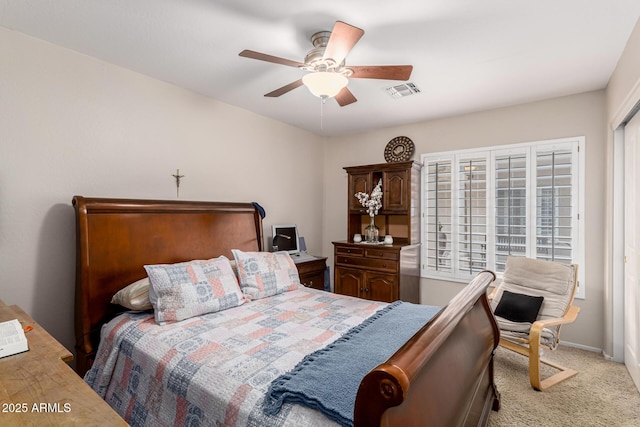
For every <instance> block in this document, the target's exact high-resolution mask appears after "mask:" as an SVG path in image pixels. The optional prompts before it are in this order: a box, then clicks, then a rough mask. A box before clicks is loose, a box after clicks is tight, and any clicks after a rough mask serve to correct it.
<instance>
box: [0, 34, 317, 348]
mask: <svg viewBox="0 0 640 427" xmlns="http://www.w3.org/2000/svg"><path fill="white" fill-rule="evenodd" d="M0 58H2V66H0V147H1V151H0V153H1V154H0V299H2V300H4V302H5V303H7V304H18V305H20V306H21V307H22V308H23V309H24V310H25V311H27V312H29V313H31V314H32V315H33V317H34V318H35V320H36V321H38V322H40V323H41V324H43V325H44V326H45V327H46V328H47V329H48V330H49V331H50V332H51V333H52V334H53V335H54V336H55V337H56V338H58V339H59V340H60V341H61V342H62V343H63V344H64V345H65V346H66V347H67V348H69V349H72V348H73V344H74V340H73V308H72V301H73V295H74V281H75V277H74V272H75V241H74V238H75V231H74V213H73V209H72V207H71V198H72V196H73V195H75V194H79V195H83V196H89V197H131V198H161V199H173V198H175V197H176V186H175V181H174V179H173V178H172V177H171V175H172V174H173V173H175V171H176V169H177V168H180V173H181V174H184V175H185V177H184V178H183V181H182V184H181V187H180V198H181V199H184V200H219V201H242V202H251V201H257V202H259V203H261V204H262V205H263V206H264V208H265V209H266V212H267V216H266V218H265V234H268V235H270V234H271V228H270V225H271V224H273V223H282V222H284V223H290V222H297V223H298V225H299V227H300V230H301V233H302V234H303V235H304V236H305V237H306V241H307V244H308V246H309V250H310V251H312V252H314V253H319V252H320V251H321V239H322V229H321V223H322V221H321V219H322V206H323V199H322V192H323V185H322V175H323V170H322V164H321V162H319V161H318V159H321V158H322V156H323V144H322V141H323V140H322V139H321V138H320V137H318V136H315V135H312V134H309V133H307V132H304V131H301V130H299V129H296V128H293V127H290V126H287V125H284V124H282V123H279V122H276V121H273V120H269V119H266V118H264V117H261V116H257V115H255V114H252V113H249V112H247V111H244V110H241V109H237V108H234V107H231V106H229V105H226V104H223V103H220V102H217V101H214V100H211V99H208V98H205V97H202V96H199V95H197V94H194V93H192V92H188V91H185V90H182V89H179V88H177V87H175V86H172V85H169V84H165V83H163V82H159V81H157V80H153V79H150V78H148V77H145V76H143V75H140V74H136V73H133V72H130V71H127V70H124V69H121V68H118V67H116V66H113V65H110V64H106V63H104V62H100V61H97V60H95V59H92V58H89V57H86V56H83V55H80V54H78V53H75V52H72V51H69V50H66V49H62V48H59V47H56V46H54V45H51V44H48V43H45V42H42V41H39V40H36V39H33V38H29V37H26V36H24V35H21V34H19V33H16V32H12V31H9V30H6V29H0ZM275 158H278V159H279V160H280V161H281V162H283V163H286V164H287V165H289V166H290V170H289V172H288V173H287V176H280V175H278V174H276V173H273V172H272V170H273V165H272V161H271V159H275ZM292 177H295V178H296V179H292ZM292 195H297V196H298V197H292Z"/></svg>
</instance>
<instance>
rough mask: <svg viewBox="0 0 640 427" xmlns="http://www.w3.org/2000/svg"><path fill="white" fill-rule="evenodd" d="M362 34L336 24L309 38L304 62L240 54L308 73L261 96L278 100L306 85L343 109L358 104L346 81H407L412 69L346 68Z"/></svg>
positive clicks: (347, 25) (360, 30)
mask: <svg viewBox="0 0 640 427" xmlns="http://www.w3.org/2000/svg"><path fill="white" fill-rule="evenodd" d="M363 34H364V30H362V29H360V28H358V27H354V26H353V25H349V24H347V23H344V22H342V21H337V22H336V23H335V25H334V27H333V30H332V31H320V32H318V33H315V34H314V35H313V36H311V43H312V44H313V46H314V47H313V49H311V50H310V51H309V53H308V54H307V56H306V57H305V59H304V62H298V61H292V60H290V59H285V58H280V57H277V56H272V55H267V54H266V53H260V52H255V51H253V50H243V51H242V52H240V54H239V55H240V56H243V57H245V58H252V59H258V60H260V61H266V62H273V63H275V64H281V65H287V66H289V67H297V68H299V69H301V70H304V71H308V72H309V73H308V74H305V75H304V76H303V77H302V78H301V79H298V80H296V81H294V82H291V83H289V84H287V85H285V86H282V87H281V88H278V89H276V90H274V91H272V92H269V93H267V94H265V95H264V96H267V97H278V96H280V95H284V94H285V93H287V92H289V91H291V90H293V89H295V88H297V87H300V86H302V85H305V86H307V88H308V89H309V90H310V91H311V93H313V94H314V95H316V96H318V97H320V98H321V99H322V100H323V101H324V100H325V99H327V98H335V99H336V101H337V102H338V104H339V105H340V106H341V107H344V106H345V105H349V104H352V103H354V102H356V101H357V99H356V97H355V96H354V95H353V93H351V91H350V90H349V89H348V88H347V84H348V78H352V79H358V78H359V79H383V80H408V79H409V77H410V76H411V71H412V70H413V66H412V65H364V66H352V65H350V66H347V65H345V57H346V56H347V54H348V53H349V52H350V51H351V49H352V48H353V46H355V44H356V43H357V42H358V40H360V38H361V37H362V36H363Z"/></svg>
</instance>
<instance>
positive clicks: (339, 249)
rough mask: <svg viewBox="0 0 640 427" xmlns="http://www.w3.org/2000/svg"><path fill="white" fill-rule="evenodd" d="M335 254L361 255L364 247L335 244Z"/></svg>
mask: <svg viewBox="0 0 640 427" xmlns="http://www.w3.org/2000/svg"><path fill="white" fill-rule="evenodd" d="M336 255H349V256H363V255H364V248H354V247H344V246H336Z"/></svg>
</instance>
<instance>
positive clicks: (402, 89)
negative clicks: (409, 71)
mask: <svg viewBox="0 0 640 427" xmlns="http://www.w3.org/2000/svg"><path fill="white" fill-rule="evenodd" d="M385 90H386V91H387V93H388V94H389V96H391V97H392V98H403V97H405V96H409V95H415V94H416V93H420V92H421V91H420V88H419V87H418V86H416V85H415V84H414V83H402V84H401V85H396V86H391V87H388V88H386V89H385Z"/></svg>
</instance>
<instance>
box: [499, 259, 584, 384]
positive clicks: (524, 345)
mask: <svg viewBox="0 0 640 427" xmlns="http://www.w3.org/2000/svg"><path fill="white" fill-rule="evenodd" d="M571 267H572V268H573V289H572V291H571V298H570V299H569V303H568V304H567V309H566V311H565V313H564V315H563V316H562V317H559V318H551V319H544V320H536V321H535V322H533V324H532V325H531V329H530V330H529V339H524V338H523V339H518V340H517V342H516V341H514V340H512V339H507V338H503V337H502V336H501V337H500V343H499V345H500V346H502V347H504V348H506V349H509V350H511V351H514V352H516V353H518V354H521V355H523V356H526V357H528V358H529V381H530V382H531V387H533V388H534V389H535V390H537V391H543V390H546V389H547V388H549V387H551V386H553V385H555V384H558V383H559V382H561V381H564V380H566V379H568V378H571V377H573V376H574V375H576V374H577V373H578V371H576V370H574V369H571V368H567V367H565V366H561V365H558V364H556V363H553V362H550V361H549V360H546V359H543V358H542V356H541V354H540V353H541V350H542V349H543V348H546V349H548V350H551V351H553V350H555V348H552V347H549V346H547V345H545V344H542V343H541V342H540V338H541V336H542V330H543V329H544V328H548V327H551V326H559V328H558V334H557V341H556V344H557V343H559V342H560V328H561V327H562V325H564V324H567V323H572V322H574V321H575V320H576V318H577V317H578V313H579V312H580V307H577V306H575V305H573V299H574V297H575V294H576V289H577V287H578V265H577V264H572V265H571ZM497 291H498V287H496V288H494V289H493V291H492V292H491V294H490V295H489V301H492V300H493V297H494V296H495V294H496V292H497ZM541 363H542V364H545V365H547V366H550V367H552V368H555V369H557V370H558V371H559V372H557V373H555V374H553V375H551V376H550V377H547V378H545V379H544V380H542V379H541V377H540V364H541Z"/></svg>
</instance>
